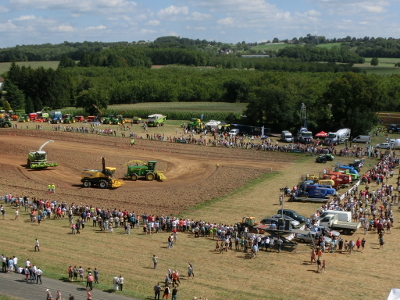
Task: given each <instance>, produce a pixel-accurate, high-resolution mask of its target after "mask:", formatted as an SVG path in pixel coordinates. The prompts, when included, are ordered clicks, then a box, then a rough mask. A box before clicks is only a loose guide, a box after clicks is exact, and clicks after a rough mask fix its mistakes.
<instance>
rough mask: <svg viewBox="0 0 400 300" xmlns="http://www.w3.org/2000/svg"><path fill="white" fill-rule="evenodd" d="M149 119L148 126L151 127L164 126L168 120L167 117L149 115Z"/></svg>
mask: <svg viewBox="0 0 400 300" xmlns="http://www.w3.org/2000/svg"><path fill="white" fill-rule="evenodd" d="M147 118H148V120H147V126H149V127H158V126H163V125H164V122H165V121H166V120H167V116H164V115H161V114H154V115H149V116H148V117H147Z"/></svg>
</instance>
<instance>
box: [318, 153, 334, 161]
mask: <svg viewBox="0 0 400 300" xmlns="http://www.w3.org/2000/svg"><path fill="white" fill-rule="evenodd" d="M334 158H335V157H334V156H333V155H332V154H329V153H327V154H320V155H318V157H317V158H316V160H315V161H316V162H317V163H326V162H327V161H332V160H333V159H334Z"/></svg>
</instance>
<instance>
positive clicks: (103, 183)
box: [99, 180, 108, 189]
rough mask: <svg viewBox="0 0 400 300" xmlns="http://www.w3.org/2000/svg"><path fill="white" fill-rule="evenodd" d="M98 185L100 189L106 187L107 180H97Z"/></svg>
mask: <svg viewBox="0 0 400 300" xmlns="http://www.w3.org/2000/svg"><path fill="white" fill-rule="evenodd" d="M99 187H100V188H102V189H105V188H107V187H108V183H107V181H105V180H100V182H99Z"/></svg>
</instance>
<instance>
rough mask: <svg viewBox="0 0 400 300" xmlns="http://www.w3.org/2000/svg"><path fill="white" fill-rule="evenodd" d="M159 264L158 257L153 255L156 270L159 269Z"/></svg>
mask: <svg viewBox="0 0 400 300" xmlns="http://www.w3.org/2000/svg"><path fill="white" fill-rule="evenodd" d="M157 263H158V257H157V256H156V255H155V254H153V267H154V269H155V268H157Z"/></svg>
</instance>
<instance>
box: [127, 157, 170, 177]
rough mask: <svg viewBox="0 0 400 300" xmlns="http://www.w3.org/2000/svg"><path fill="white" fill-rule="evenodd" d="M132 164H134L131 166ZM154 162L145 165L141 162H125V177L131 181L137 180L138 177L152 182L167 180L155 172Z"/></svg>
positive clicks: (161, 174)
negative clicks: (126, 168) (126, 167)
mask: <svg viewBox="0 0 400 300" xmlns="http://www.w3.org/2000/svg"><path fill="white" fill-rule="evenodd" d="M132 163H134V164H132ZM156 164H157V162H156V161H154V160H153V161H148V162H147V163H145V162H143V161H141V160H132V161H129V162H127V163H126V164H125V165H128V170H127V173H126V174H125V177H130V178H131V179H132V180H133V181H136V180H138V179H139V177H144V178H146V180H148V181H152V180H154V179H156V180H159V181H163V180H165V179H167V178H166V177H165V175H164V174H163V173H162V172H161V171H156V170H155V169H156Z"/></svg>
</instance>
